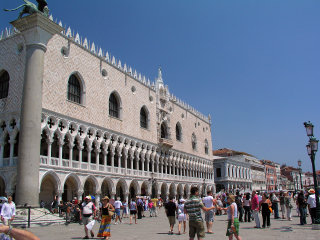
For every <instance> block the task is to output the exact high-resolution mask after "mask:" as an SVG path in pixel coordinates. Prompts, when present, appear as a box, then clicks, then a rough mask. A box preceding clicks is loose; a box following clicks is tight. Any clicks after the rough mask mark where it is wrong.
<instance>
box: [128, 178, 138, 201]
mask: <svg viewBox="0 0 320 240" xmlns="http://www.w3.org/2000/svg"><path fill="white" fill-rule="evenodd" d="M138 187H139V184H138V182H137V181H136V180H132V182H131V184H130V187H129V198H130V199H132V198H136V196H137V195H138V194H139V192H138Z"/></svg>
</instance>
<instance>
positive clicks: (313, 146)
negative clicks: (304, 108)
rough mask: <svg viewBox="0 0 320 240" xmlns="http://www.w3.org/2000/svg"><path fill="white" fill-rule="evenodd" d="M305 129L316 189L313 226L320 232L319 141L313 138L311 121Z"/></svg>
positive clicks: (305, 125) (305, 124) (306, 124)
mask: <svg viewBox="0 0 320 240" xmlns="http://www.w3.org/2000/svg"><path fill="white" fill-rule="evenodd" d="M304 127H305V128H306V131H307V136H308V137H309V143H308V145H307V146H306V147H307V151H308V155H309V156H310V159H311V164H312V172H313V181H314V189H315V192H316V216H315V223H314V224H312V229H317V230H320V204H319V189H318V182H317V174H316V167H315V158H316V152H317V151H318V142H319V140H317V139H316V138H314V137H313V124H312V123H311V122H310V121H309V122H305V123H304Z"/></svg>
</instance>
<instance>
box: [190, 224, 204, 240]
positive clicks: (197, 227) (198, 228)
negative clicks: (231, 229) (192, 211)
mask: <svg viewBox="0 0 320 240" xmlns="http://www.w3.org/2000/svg"><path fill="white" fill-rule="evenodd" d="M196 234H197V237H198V238H204V237H205V235H206V234H205V231H204V225H203V222H199V221H189V237H190V238H194V237H195V236H196Z"/></svg>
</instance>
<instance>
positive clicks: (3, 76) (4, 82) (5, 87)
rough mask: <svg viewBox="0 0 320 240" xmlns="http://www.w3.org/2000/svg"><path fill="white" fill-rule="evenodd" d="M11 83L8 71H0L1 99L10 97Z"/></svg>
mask: <svg viewBox="0 0 320 240" xmlns="http://www.w3.org/2000/svg"><path fill="white" fill-rule="evenodd" d="M9 81H10V76H9V73H8V72H7V71H6V70H2V71H0V99H2V98H7V97H8V93H9Z"/></svg>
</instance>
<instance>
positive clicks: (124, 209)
mask: <svg viewBox="0 0 320 240" xmlns="http://www.w3.org/2000/svg"><path fill="white" fill-rule="evenodd" d="M127 217H128V203H127V201H126V200H123V202H122V215H121V218H127Z"/></svg>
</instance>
